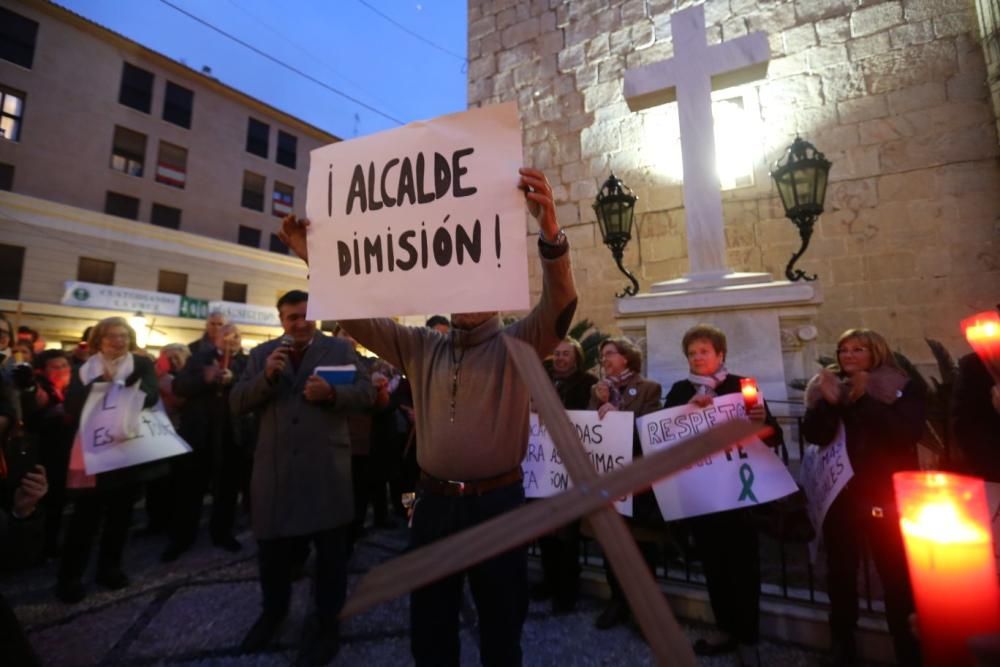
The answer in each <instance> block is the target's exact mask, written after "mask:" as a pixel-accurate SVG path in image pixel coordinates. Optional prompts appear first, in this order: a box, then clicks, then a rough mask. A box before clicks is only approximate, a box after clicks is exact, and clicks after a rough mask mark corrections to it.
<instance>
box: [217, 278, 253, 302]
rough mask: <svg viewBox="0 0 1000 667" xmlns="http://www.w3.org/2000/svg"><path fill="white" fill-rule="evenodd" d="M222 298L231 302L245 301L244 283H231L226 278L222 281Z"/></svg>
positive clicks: (245, 287) (245, 289)
mask: <svg viewBox="0 0 1000 667" xmlns="http://www.w3.org/2000/svg"><path fill="white" fill-rule="evenodd" d="M222 300H223V301H231V302H233V303H246V302H247V286H246V283H231V282H229V281H228V280H227V281H225V282H223V283H222Z"/></svg>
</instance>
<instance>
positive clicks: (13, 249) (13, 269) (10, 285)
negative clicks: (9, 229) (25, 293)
mask: <svg viewBox="0 0 1000 667" xmlns="http://www.w3.org/2000/svg"><path fill="white" fill-rule="evenodd" d="M23 273H24V248H23V247H21V246H18V245H7V244H6V243H0V299H20V298H21V276H22V274H23Z"/></svg>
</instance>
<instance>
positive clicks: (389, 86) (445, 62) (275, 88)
mask: <svg viewBox="0 0 1000 667" xmlns="http://www.w3.org/2000/svg"><path fill="white" fill-rule="evenodd" d="M57 1H58V4H60V5H62V6H64V7H66V8H68V9H70V10H72V11H74V12H76V13H77V14H80V15H82V16H85V17H86V18H88V19H90V20H92V21H95V22H96V23H99V24H101V25H103V26H105V27H107V28H110V29H111V30H114V31H116V32H118V33H121V34H122V35H124V36H126V37H128V38H130V39H132V40H134V41H136V42H139V43H140V44H142V45H144V46H146V47H149V48H151V49H153V50H155V51H159V52H160V53H162V54H164V55H166V56H168V57H170V58H173V59H175V60H178V61H182V62H184V63H186V64H187V65H188V66H189V67H191V68H193V69H196V70H200V69H201V68H202V67H203V66H209V67H211V68H212V75H213V76H215V77H216V78H218V79H219V80H220V81H222V82H224V83H226V84H228V85H230V86H233V87H234V88H236V89H238V90H241V91H243V92H245V93H247V94H249V95H252V96H254V97H257V98H259V99H261V100H263V101H265V102H267V103H268V104H271V105H272V106H275V107H277V108H279V109H281V110H283V111H286V112H288V113H290V114H292V115H294V116H298V117H299V118H302V119H303V120H305V121H308V122H310V123H312V124H313V125H316V126H318V127H321V128H323V129H324V130H327V131H328V132H331V133H333V134H335V135H337V136H339V137H342V138H344V139H349V138H351V137H353V136H361V135H366V134H372V133H374V132H378V131H380V130H384V129H388V128H392V127H398V126H399V125H400V124H403V123H407V122H410V121H414V120H421V119H426V118H433V117H435V116H439V115H441V114H445V113H451V112H454V111H461V110H464V109H465V107H466V74H465V60H464V58H465V55H466V33H467V22H466V3H465V1H464V0H419V1H418V0H284V1H281V2H279V1H277V0H201V1H196V0H57ZM171 5H173V6H171ZM175 7H176V8H179V9H180V10H182V11H179V10H178V9H176V8H175ZM184 12H187V13H188V14H191V15H194V16H195V17H197V19H201V20H202V21H204V22H205V23H208V24H211V25H212V26H215V27H216V28H218V29H219V30H222V31H224V32H226V33H229V34H230V35H232V36H233V37H236V38H237V39H239V40H241V41H243V42H246V43H247V44H249V45H251V46H252V47H254V48H256V49H258V50H260V51H263V52H264V53H266V54H267V55H269V56H272V57H273V58H275V59H276V60H280V61H282V62H284V63H286V64H288V65H290V66H291V67H293V68H295V69H297V70H299V71H301V72H303V73H304V74H306V75H308V76H309V77H312V78H313V79H317V80H318V81H320V82H322V84H325V85H326V86H328V87H329V88H334V89H336V90H339V91H341V92H342V93H344V94H346V95H348V96H350V97H352V98H354V99H355V100H357V101H351V100H349V99H346V98H345V97H343V96H341V95H338V94H337V93H335V92H333V91H331V90H329V89H328V88H325V87H323V85H319V84H317V83H315V82H313V81H310V80H308V79H307V78H305V77H303V76H301V75H299V74H296V73H294V72H292V71H289V70H288V69H286V68H284V67H281V66H280V65H277V64H275V63H273V62H271V61H269V60H268V59H267V58H266V57H265V56H263V55H260V54H258V53H255V52H254V51H253V50H251V49H250V48H247V47H246V46H241V45H240V44H238V43H236V42H235V41H233V40H232V39H230V38H228V37H226V36H224V35H222V34H219V33H218V32H216V31H214V30H213V29H212V28H210V27H207V26H206V25H204V24H202V23H199V21H198V20H197V19H196V18H192V17H191V16H188V15H186V14H185V13H184ZM379 12H381V14H383V15H385V16H380V15H379ZM386 17H388V19H387V18H386ZM389 19H391V21H395V23H396V24H398V25H394V24H393V23H392V22H391V21H390V20H389ZM407 31H410V32H407ZM410 33H415V35H416V36H414V34H410ZM428 42H431V43H428ZM364 105H367V106H368V107H371V108H366V107H365V106H364ZM382 114H384V115H382ZM387 116H388V117H387ZM393 119H395V120H393Z"/></svg>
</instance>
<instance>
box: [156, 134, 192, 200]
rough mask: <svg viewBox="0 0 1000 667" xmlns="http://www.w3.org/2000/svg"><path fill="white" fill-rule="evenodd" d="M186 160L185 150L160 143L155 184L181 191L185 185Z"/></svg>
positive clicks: (163, 142)
mask: <svg viewBox="0 0 1000 667" xmlns="http://www.w3.org/2000/svg"><path fill="white" fill-rule="evenodd" d="M187 159H188V152H187V149H186V148H181V147H180V146H175V145H173V144H168V143H167V142H166V141H161V142H160V153H159V155H157V156H156V182H157V183H163V184H164V185H170V186H172V187H175V188H182V189H183V188H184V185H185V184H186V183H187Z"/></svg>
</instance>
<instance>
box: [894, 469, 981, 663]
mask: <svg viewBox="0 0 1000 667" xmlns="http://www.w3.org/2000/svg"><path fill="white" fill-rule="evenodd" d="M892 481H893V486H894V487H895V492H896V503H897V505H898V508H899V525H900V531H901V532H902V535H903V543H904V545H905V548H906V561H907V565H908V566H909V572H910V582H911V583H912V585H913V597H914V602H915V603H916V608H917V623H918V626H919V630H920V643H921V649H922V652H923V659H924V665H926V666H927V667H944V666H946V665H947V666H949V667H959V666H961V665H970V666H971V665H974V664H975V660H974V659H973V656H972V654H971V652H970V651H969V648H968V645H967V642H968V640H969V638H970V637H974V636H977V635H986V634H995V633H1000V588H998V584H997V572H996V564H995V561H994V556H993V537H992V533H991V529H990V524H991V521H990V513H989V508H988V506H987V503H986V487H985V485H984V483H983V480H982V479H980V478H978V477H967V476H964V475H954V474H950V473H942V472H898V473H895V474H894V475H893V476H892Z"/></svg>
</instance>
